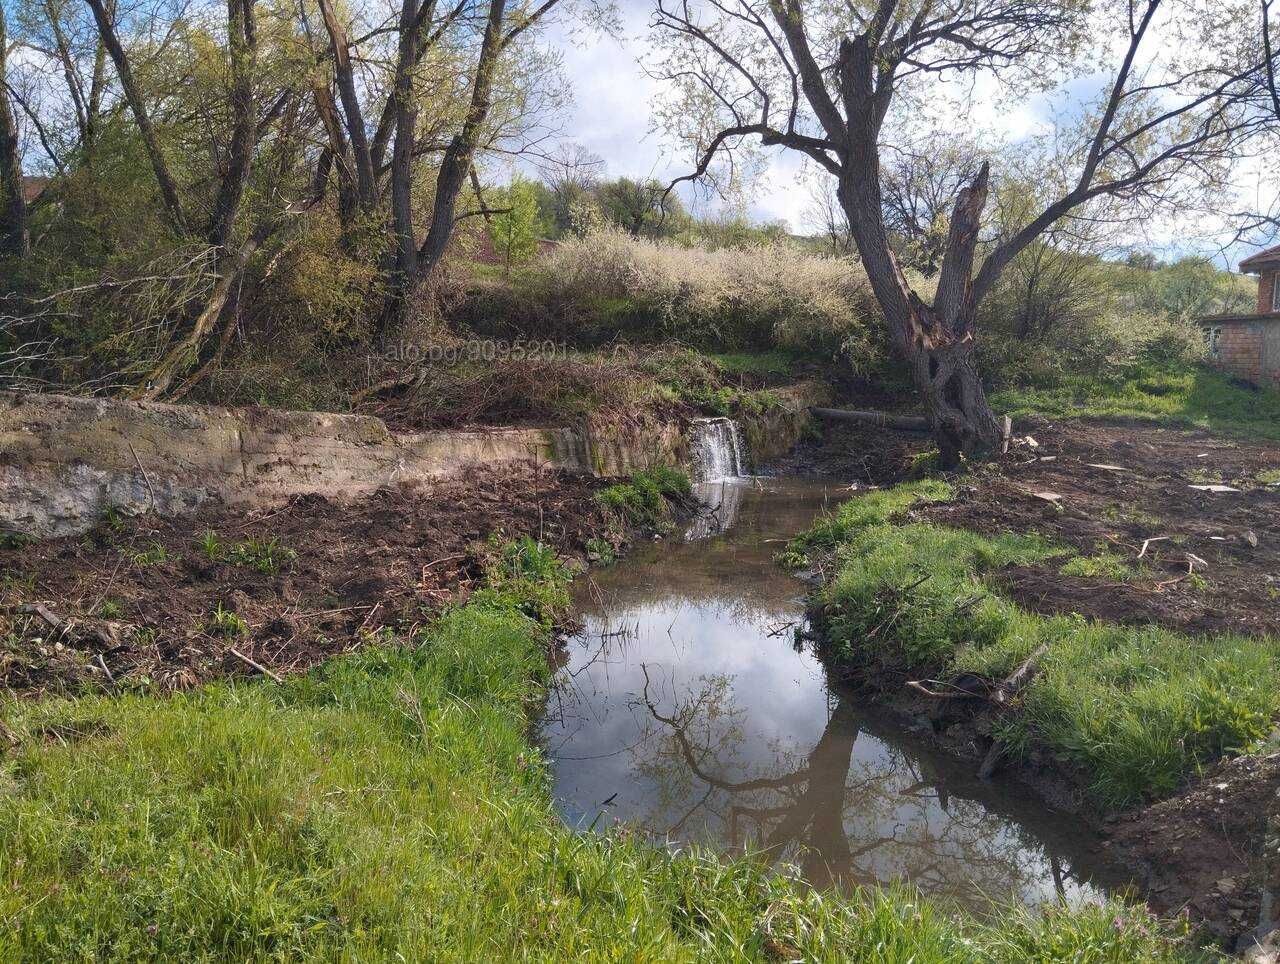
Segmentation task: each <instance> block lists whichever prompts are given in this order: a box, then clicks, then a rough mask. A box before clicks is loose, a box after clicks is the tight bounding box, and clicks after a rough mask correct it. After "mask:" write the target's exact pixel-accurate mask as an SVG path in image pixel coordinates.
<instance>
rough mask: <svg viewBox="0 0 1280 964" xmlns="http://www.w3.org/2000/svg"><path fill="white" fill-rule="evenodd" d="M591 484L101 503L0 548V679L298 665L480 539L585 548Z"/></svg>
mask: <svg viewBox="0 0 1280 964" xmlns="http://www.w3.org/2000/svg"><path fill="white" fill-rule="evenodd" d="M605 484H606V483H604V482H601V481H599V480H596V479H593V478H589V477H585V476H577V475H566V474H563V473H560V472H558V471H548V470H545V469H544V470H539V469H538V468H537V467H535V466H532V465H530V466H517V467H506V466H504V467H501V468H499V469H480V468H477V469H475V470H473V471H471V472H470V473H469V474H468V476H467V477H466V478H465V479H452V480H442V481H440V482H436V483H432V484H428V485H424V486H421V487H415V488H400V489H390V490H384V491H380V492H377V493H375V494H374V495H372V496H370V497H367V498H363V499H360V500H358V501H353V502H339V501H334V500H330V499H326V498H324V497H321V496H315V495H307V496H299V497H295V498H294V499H292V500H290V501H289V502H288V503H287V504H285V505H283V506H278V507H275V508H271V509H263V510H256V511H251V512H245V511H243V510H239V509H227V508H216V509H210V510H206V511H203V512H201V513H200V514H198V515H196V516H194V517H188V518H182V519H165V518H157V517H151V516H143V517H139V518H134V519H112V520H108V521H107V522H105V523H104V524H102V525H100V526H99V527H98V528H96V529H95V530H93V532H91V533H89V534H88V535H86V536H78V537H67V538H63V539H57V540H51V541H48V542H41V543H33V544H30V545H26V546H20V547H16V548H15V547H9V548H5V549H0V685H4V686H5V687H7V688H9V689H12V690H16V691H21V692H27V693H32V692H39V691H44V690H48V689H66V688H68V687H75V686H79V685H83V684H85V683H98V684H109V685H113V686H144V687H152V688H160V689H180V688H184V687H188V686H193V685H196V684H199V683H201V682H203V681H205V680H207V679H210V678H212V677H216V676H219V675H224V674H241V673H248V674H255V673H260V672H262V671H263V669H265V670H267V671H268V672H271V673H276V674H281V673H286V672H293V671H296V670H302V669H306V668H307V667H309V666H312V665H314V664H315V663H317V662H319V661H320V660H323V659H325V658H327V657H329V656H332V655H335V654H337V653H341V652H345V651H347V650H349V649H352V648H354V647H356V646H359V645H361V643H362V642H364V641H366V640H368V639H369V638H371V637H372V635H373V634H375V633H377V632H378V631H379V630H380V629H383V628H384V627H386V628H392V629H396V630H407V629H410V628H411V627H412V626H413V625H414V624H416V623H419V622H421V621H422V620H424V619H427V618H430V616H431V614H433V613H434V612H436V611H438V610H439V609H440V607H442V606H444V605H445V604H448V603H451V602H456V601H460V600H461V599H463V598H465V597H466V596H467V595H468V594H469V593H470V591H471V590H472V589H473V588H474V587H475V586H476V585H477V584H478V582H479V581H480V580H481V579H482V578H483V576H484V570H485V565H486V562H487V560H488V557H489V553H490V551H491V543H490V540H491V538H499V539H509V538H514V537H517V536H521V535H529V536H532V537H533V538H535V539H539V540H541V541H543V542H545V543H547V544H549V545H552V546H554V547H555V548H556V549H557V550H558V551H560V552H561V553H562V554H565V555H568V556H570V557H573V556H579V557H580V556H582V555H584V554H585V553H586V551H587V548H588V543H589V542H590V541H591V540H592V539H593V538H596V537H598V536H600V535H601V534H602V533H603V532H604V531H605V530H606V529H607V528H608V527H607V525H606V520H605V519H604V517H603V516H602V514H601V510H600V508H599V505H598V504H597V502H596V500H595V498H594V496H595V493H596V492H597V491H599V489H600V488H601V487H603V486H604V485H605ZM613 538H614V540H615V542H616V541H619V539H620V537H618V536H614V537H613Z"/></svg>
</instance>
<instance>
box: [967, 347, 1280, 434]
mask: <svg viewBox="0 0 1280 964" xmlns="http://www.w3.org/2000/svg"><path fill="white" fill-rule="evenodd" d="M991 401H992V404H993V405H994V406H995V407H996V410H997V411H1000V412H1008V413H1009V414H1010V415H1013V416H1014V417H1015V418H1016V417H1017V416H1019V415H1044V416H1047V417H1050V418H1125V419H1137V420H1141V421H1149V422H1156V423H1164V424H1168V425H1175V426H1185V427H1189V428H1199V429H1205V430H1207V431H1213V432H1217V433H1223V434H1230V435H1237V436H1243V437H1253V438H1262V439H1270V440H1273V441H1274V440H1280V393H1278V392H1275V391H1271V390H1268V389H1264V388H1251V387H1249V386H1247V385H1245V384H1243V383H1241V382H1240V381H1238V380H1235V379H1232V378H1231V377H1230V376H1227V375H1224V374H1222V373H1221V372H1216V371H1213V370H1211V369H1209V368H1206V367H1203V366H1191V365H1178V366H1166V365H1150V364H1147V365H1134V366H1130V367H1128V368H1123V369H1119V370H1117V371H1116V372H1114V373H1109V374H1103V375H1099V374H1096V373H1079V374H1074V375H1069V376H1063V377H1061V378H1060V379H1058V380H1057V381H1055V382H1053V383H1052V384H1049V385H1046V386H1043V387H1031V388H1007V389H1003V390H1001V391H998V392H995V393H994V394H993V395H992V399H991Z"/></svg>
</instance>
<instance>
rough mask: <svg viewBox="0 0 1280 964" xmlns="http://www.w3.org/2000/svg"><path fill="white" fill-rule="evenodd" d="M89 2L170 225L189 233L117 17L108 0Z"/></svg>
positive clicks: (176, 229)
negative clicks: (119, 34) (119, 32)
mask: <svg viewBox="0 0 1280 964" xmlns="http://www.w3.org/2000/svg"><path fill="white" fill-rule="evenodd" d="M87 2H88V4H89V9H90V10H92V11H93V19H94V20H95V21H96V22H97V24H98V36H99V37H101V38H102V45H103V46H104V47H105V48H106V50H107V53H108V54H110V56H111V62H112V63H113V64H115V68H116V75H117V76H118V77H119V78H120V89H121V90H122V91H123V92H124V99H125V102H126V103H127V104H128V105H129V110H130V111H132V113H133V118H134V121H135V122H136V123H137V125H138V133H139V134H140V135H141V136H142V144H143V146H144V147H145V148H146V151H147V157H148V159H150V161H151V169H152V171H153V172H154V173H155V178H156V183H157V184H159V186H160V197H161V199H162V200H163V201H164V209H165V214H166V215H167V216H168V218H169V223H170V226H172V227H173V229H174V230H175V231H177V232H178V233H179V234H185V233H186V218H185V217H184V216H183V213H182V201H181V200H180V198H179V196H178V184H177V182H176V181H175V180H174V179H173V175H172V173H171V172H170V171H169V162H168V161H167V160H166V159H165V156H164V152H163V151H162V150H161V149H160V141H159V139H158V138H157V137H156V132H155V128H154V127H153V126H152V124H151V115H150V114H149V113H148V112H147V105H146V101H144V100H143V98H142V91H141V90H139V89H138V85H137V83H136V82H135V81H134V78H133V68H132V67H131V66H130V65H129V58H128V56H127V55H126V54H125V51H124V47H123V46H121V44H120V38H119V36H118V35H117V34H116V25H115V22H114V17H113V16H112V13H111V12H110V11H108V9H107V7H106V5H105V3H104V0H87Z"/></svg>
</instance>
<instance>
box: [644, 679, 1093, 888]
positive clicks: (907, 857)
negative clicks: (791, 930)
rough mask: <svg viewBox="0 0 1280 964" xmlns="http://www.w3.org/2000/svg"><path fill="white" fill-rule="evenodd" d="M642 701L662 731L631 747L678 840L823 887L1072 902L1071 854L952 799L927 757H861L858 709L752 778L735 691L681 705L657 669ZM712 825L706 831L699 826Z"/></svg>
mask: <svg viewBox="0 0 1280 964" xmlns="http://www.w3.org/2000/svg"><path fill="white" fill-rule="evenodd" d="M644 678H645V686H644V691H643V693H642V694H641V696H640V697H639V699H638V701H637V703H638V705H640V706H642V707H643V709H645V710H647V712H648V714H649V717H650V719H651V721H652V724H653V725H652V726H651V727H650V728H649V729H648V730H647V731H646V732H645V733H644V734H643V736H642V739H641V740H640V741H639V742H637V743H636V744H634V745H633V746H632V747H631V748H630V753H631V756H632V758H633V760H634V761H635V765H636V768H637V769H638V770H641V771H642V772H643V773H644V774H645V775H647V776H648V777H649V778H650V779H651V780H652V781H653V782H654V784H655V786H656V787H657V788H658V791H659V792H658V798H657V800H655V802H654V806H653V808H652V810H651V813H650V815H649V816H648V818H646V819H645V820H644V821H643V824H644V825H645V827H646V829H648V830H650V831H651V832H653V833H655V834H657V835H660V836H667V837H671V838H675V839H697V838H699V837H705V836H706V835H707V834H708V833H709V832H713V831H715V830H719V831H720V833H721V834H723V835H724V836H725V837H727V840H728V843H729V845H730V846H731V847H733V848H735V849H742V850H750V851H752V852H754V853H757V854H758V855H759V856H760V858H761V859H762V860H765V861H767V862H769V863H774V862H777V861H780V860H785V861H787V862H789V863H794V864H797V865H798V866H799V867H800V869H801V871H802V873H803V874H804V876H805V877H806V879H808V880H809V881H811V882H812V883H814V884H815V885H818V886H828V885H837V886H842V887H849V886H851V885H855V884H870V883H875V882H882V881H885V880H888V879H891V878H905V879H908V880H910V881H912V882H913V883H915V884H917V885H919V886H920V887H921V888H922V889H924V890H926V891H927V892H930V893H934V894H942V895H949V896H953V897H955V898H958V899H961V900H968V901H969V902H975V903H981V897H982V896H983V895H990V896H1000V897H1003V896H1008V895H1010V894H1011V893H1012V894H1018V893H1021V894H1023V895H1025V896H1026V897H1028V898H1037V897H1041V896H1048V894H1047V890H1048V887H1049V886H1052V887H1053V889H1055V890H1056V891H1057V892H1058V893H1059V894H1060V895H1061V894H1064V893H1065V891H1066V888H1067V886H1068V884H1069V883H1073V882H1072V881H1070V880H1069V877H1070V875H1069V874H1068V873H1067V872H1066V871H1064V869H1063V862H1062V860H1061V858H1060V856H1059V855H1058V854H1056V853H1054V852H1053V851H1052V850H1047V849H1046V846H1045V844H1044V842H1042V841H1038V840H1035V839H1034V838H1032V837H1031V836H1030V835H1029V834H1027V833H1026V832H1025V831H1023V830H1022V829H1021V828H1020V827H1018V826H1017V825H1016V824H1012V823H1010V822H1009V821H1007V820H1005V819H1003V818H1001V817H1000V816H998V815H996V814H993V813H992V812H990V811H989V810H987V809H986V808H985V807H983V806H982V805H981V804H980V803H978V802H977V801H973V800H967V799H963V798H957V797H953V796H951V795H950V794H948V793H947V791H946V789H945V785H944V781H943V780H942V779H941V777H940V775H939V774H937V773H936V772H933V769H932V767H931V765H930V763H929V762H928V761H927V760H926V759H925V758H919V759H912V758H910V757H908V756H907V755H906V754H904V753H902V752H901V751H900V750H898V749H896V748H892V747H885V752H884V753H882V754H881V753H877V754H876V755H875V757H873V758H871V759H860V758H857V757H855V756H854V752H853V751H854V746H855V744H856V743H857V741H858V738H859V735H860V725H859V717H858V714H857V713H856V711H855V709H854V705H853V703H852V702H851V701H850V700H848V699H839V700H837V702H836V703H835V706H834V708H833V709H832V711H831V715H830V717H829V719H828V722H827V725H826V727H825V729H824V730H823V732H822V735H821V737H820V738H819V739H818V741H817V743H816V744H815V745H814V746H813V747H812V748H811V749H810V750H809V752H808V753H807V754H803V753H800V752H797V751H796V750H795V749H794V748H785V747H781V746H777V747H770V748H769V749H770V751H771V752H772V753H773V755H774V757H775V759H774V761H773V763H772V764H771V765H769V766H768V767H766V768H764V770H763V771H762V772H757V773H755V774H753V775H750V776H745V777H735V778H730V777H728V776H726V774H730V773H741V772H743V771H744V767H743V765H742V757H743V753H742V750H743V744H744V741H746V740H747V739H749V738H750V737H749V734H748V733H747V732H746V730H745V728H744V726H743V723H742V713H741V711H740V710H738V709H737V708H736V707H735V706H734V705H733V695H732V688H731V680H730V679H729V678H727V677H724V676H717V677H711V678H705V679H703V680H701V681H700V682H701V687H700V689H699V690H698V691H697V692H696V693H692V694H690V695H688V696H686V697H684V698H683V699H680V700H679V701H678V702H675V703H674V705H673V706H671V708H664V706H663V703H664V702H669V701H664V700H663V699H661V697H660V696H658V695H656V690H657V689H658V688H659V685H660V684H655V682H654V681H653V680H651V679H650V677H649V672H648V670H647V668H645V672H644ZM699 824H701V827H699Z"/></svg>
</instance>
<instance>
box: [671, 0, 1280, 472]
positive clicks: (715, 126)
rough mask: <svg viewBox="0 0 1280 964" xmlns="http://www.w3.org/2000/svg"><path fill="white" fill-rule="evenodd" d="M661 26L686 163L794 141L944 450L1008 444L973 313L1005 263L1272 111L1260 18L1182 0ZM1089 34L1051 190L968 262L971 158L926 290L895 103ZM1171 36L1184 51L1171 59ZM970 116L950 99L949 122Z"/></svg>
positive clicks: (985, 168) (995, 1)
mask: <svg viewBox="0 0 1280 964" xmlns="http://www.w3.org/2000/svg"><path fill="white" fill-rule="evenodd" d="M1157 20H1159V24H1158V27H1156V28H1155V29H1154V30H1153V24H1155V23H1157ZM653 24H654V28H655V31H656V33H657V35H658V37H659V38H660V39H661V40H662V42H663V43H664V45H665V46H664V49H665V51H666V54H665V61H664V62H663V64H662V65H661V71H662V72H663V73H665V75H666V76H667V77H668V78H670V79H671V80H672V81H673V82H674V83H675V84H676V85H677V88H678V90H679V91H680V93H681V94H682V95H683V96H684V97H685V98H686V99H687V100H688V102H689V104H690V105H691V106H690V107H689V109H687V110H685V111H684V112H683V113H682V114H681V115H680V117H681V118H682V120H681V123H680V124H679V125H677V128H678V129H677V131H676V133H677V134H679V135H682V136H683V137H685V138H686V139H687V140H688V141H689V142H690V143H691V144H692V145H693V146H694V148H695V151H696V155H697V161H696V166H695V169H694V171H693V173H691V174H690V175H688V176H687V177H686V178H684V179H693V178H698V177H702V176H705V175H706V174H707V172H708V171H709V170H711V169H712V166H713V164H715V163H717V162H719V161H722V160H723V158H724V157H725V156H726V155H728V156H729V157H730V158H731V157H732V155H733V153H734V152H735V151H740V150H741V149H742V148H743V147H744V146H745V145H746V144H748V143H757V144H761V145H764V146H768V147H781V148H786V149H789V150H794V151H798V152H800V153H802V154H804V155H805V156H807V157H808V158H809V159H811V160H812V161H813V162H815V163H816V164H818V165H819V166H820V167H821V168H823V169H824V170H826V171H827V172H828V173H829V174H830V175H831V176H832V177H833V178H835V179H836V183H837V196H838V197H839V200H840V204H841V206H842V207H843V209H844V211H845V213H846V215H847V216H848V219H849V224H850V228H851V230H852V233H853V238H854V241H855V244H856V246H857V250H858V254H859V256H860V258H861V260H862V263H863V267H864V269H865V270H866V273H867V276H868V279H869V281H870V285H871V288H872V290H873V292H874V294H875V297H876V299H877V301H878V302H879V304H880V307H881V309H882V311H883V313H884V316H885V322H886V324H887V326H888V329H889V333H890V335H891V338H892V341H893V344H894V345H895V347H896V350H897V352H898V354H899V355H900V356H901V357H902V359H903V360H904V362H905V363H906V365H907V366H908V368H909V370H910V373H911V377H912V379H913V381H914V383H915V385H916V387H917V389H918V391H919V392H920V394H921V396H922V398H923V401H924V404H925V406H926V409H927V411H928V415H929V419H930V423H931V424H932V426H933V431H934V435H935V437H936V439H937V442H938V445H939V448H940V451H941V454H942V457H943V460H944V462H945V463H947V464H950V465H954V464H956V463H957V462H958V461H959V460H960V458H961V457H962V456H970V457H973V456H981V455H985V454H987V453H990V452H992V451H994V450H996V448H997V445H998V442H999V438H1000V429H999V427H998V425H997V421H996V418H995V415H994V413H993V412H992V410H991V406H990V404H989V403H988V401H987V397H986V393H985V390H984V388H983V384H982V380H981V378H980V377H979V374H978V369H977V365H976V363H975V355H974V342H975V338H976V337H977V335H978V332H977V330H976V326H975V323H974V319H975V310H976V308H977V306H978V304H979V303H980V302H981V300H982V299H983V298H984V297H985V296H986V295H987V294H988V293H989V292H990V291H991V290H992V288H993V286H994V285H995V283H996V281H997V280H998V279H999V277H1000V275H1001V274H1002V272H1003V271H1004V270H1005V268H1006V267H1007V266H1008V265H1009V263H1010V262H1011V261H1012V260H1013V259H1014V258H1015V257H1017V255H1018V254H1019V253H1020V252H1022V251H1023V250H1025V249H1026V248H1027V247H1028V246H1029V245H1031V244H1032V243H1034V242H1035V241H1036V239H1037V238H1039V237H1040V236H1041V235H1043V234H1044V232H1045V231H1047V230H1048V229H1049V228H1051V227H1052V226H1053V225H1055V224H1057V223H1058V222H1059V221H1061V220H1062V219H1063V218H1064V217H1067V216H1069V215H1071V214H1072V213H1073V212H1074V211H1076V210H1077V209H1079V208H1081V207H1082V206H1085V205H1088V204H1089V203H1091V202H1093V201H1094V200H1095V199H1097V198H1100V197H1113V198H1119V199H1122V200H1124V201H1125V202H1127V203H1130V204H1133V205H1135V206H1137V205H1148V206H1157V205H1159V204H1160V203H1161V202H1165V201H1169V200H1170V199H1175V198H1176V197H1177V194H1178V189H1179V186H1180V185H1182V184H1184V183H1186V182H1188V181H1191V180H1194V179H1199V178H1222V177H1223V176H1224V172H1228V171H1229V170H1230V168H1231V165H1232V162H1233V161H1234V160H1235V159H1236V158H1237V157H1238V156H1239V155H1240V154H1241V153H1242V152H1244V151H1245V150H1246V149H1247V145H1248V144H1249V143H1250V142H1251V139H1252V138H1253V137H1254V136H1255V135H1258V134H1260V133H1261V132H1263V131H1265V130H1266V129H1268V128H1269V127H1273V126H1274V125H1275V123H1276V121H1275V118H1274V117H1271V116H1269V115H1264V114H1263V113H1262V112H1260V111H1258V110H1257V102H1258V99H1259V96H1260V93H1261V90H1262V87H1263V84H1264V77H1265V73H1266V70H1265V68H1266V66H1267V61H1268V60H1269V59H1271V58H1269V57H1268V56H1267V55H1265V54H1264V53H1263V52H1262V51H1261V50H1260V49H1259V48H1260V45H1259V44H1258V43H1257V42H1256V40H1255V39H1254V37H1256V31H1253V32H1252V33H1251V27H1252V25H1249V24H1243V23H1232V22H1231V21H1230V20H1227V21H1225V22H1224V21H1223V20H1222V19H1220V18H1217V17H1215V16H1213V15H1212V13H1210V12H1207V11H1206V10H1205V9H1204V8H1203V7H1201V6H1197V5H1196V4H1194V3H1191V2H1190V0H1115V2H1114V3H1112V4H1111V5H1110V6H1109V7H1108V8H1107V9H1106V10H1103V9H1099V8H1097V7H1096V6H1092V5H1078V4H1073V3H1069V2H1066V0H945V2H941V3H940V2H938V0H878V2H875V3H865V4H864V3H858V2H856V0H855V2H852V3H849V4H841V5H834V4H822V3H818V2H814V0H657V8H656V11H655V14H654V20H653ZM1115 25H1119V30H1120V38H1119V43H1115V42H1114V39H1115V38H1114V35H1113V34H1112V32H1111V31H1112V30H1113V29H1114V27H1115ZM1095 35H1097V36H1096V42H1094V43H1093V44H1092V50H1091V51H1090V53H1091V54H1096V55H1097V56H1098V57H1100V58H1105V61H1104V62H1105V63H1106V64H1107V66H1106V67H1105V68H1104V71H1103V77H1104V88H1103V93H1102V96H1101V97H1100V99H1099V101H1098V103H1097V104H1096V105H1095V109H1094V110H1092V111H1090V112H1087V113H1086V114H1085V116H1083V117H1082V118H1080V120H1079V122H1078V124H1076V125H1075V129H1074V130H1073V131H1071V132H1069V133H1070V134H1071V135H1072V136H1070V137H1066V138H1064V141H1065V140H1069V141H1070V144H1069V147H1070V150H1064V152H1063V153H1062V156H1061V157H1060V158H1059V162H1060V165H1061V167H1062V168H1063V169H1064V170H1067V169H1069V174H1067V175H1065V176H1064V177H1062V178H1061V190H1060V192H1059V193H1058V194H1057V195H1056V196H1055V197H1054V198H1052V199H1051V200H1050V201H1049V202H1048V203H1047V204H1046V205H1045V206H1044V207H1043V208H1042V209H1041V210H1039V211H1038V212H1037V213H1036V214H1035V215H1034V216H1032V217H1031V218H1030V219H1029V220H1028V221H1027V223H1026V224H1024V225H1023V226H1022V227H1021V228H1020V229H1019V230H1017V231H1016V232H1013V233H1012V234H1011V235H1010V236H1009V237H1007V238H1005V239H1004V240H1002V241H1001V242H1000V243H999V244H997V245H995V246H994V247H992V248H991V249H990V250H989V251H987V252H986V254H985V257H983V259H982V261H981V264H980V265H977V266H976V269H975V254H976V248H977V245H978V242H979V231H980V228H981V226H982V220H983V210H984V208H985V206H986V201H987V193H988V187H989V182H990V166H989V164H988V163H986V162H984V163H982V164H980V165H979V166H978V168H977V170H976V171H974V172H973V175H972V177H971V178H970V179H969V180H968V183H967V184H966V185H965V186H964V187H963V188H962V189H961V190H960V191H959V192H958V194H957V196H956V199H955V203H954V208H953V210H952V213H951V217H950V223H949V227H948V231H947V235H946V240H945V242H944V244H943V247H942V257H941V264H940V267H939V271H938V281H937V288H936V293H935V295H934V297H933V299H932V301H931V302H927V301H925V300H924V298H922V297H921V296H920V295H919V294H918V293H917V292H916V291H914V290H913V289H912V287H911V284H910V283H909V281H908V280H907V278H906V275H905V274H904V272H903V268H902V264H901V262H900V260H899V258H898V257H897V255H896V254H895V253H894V251H893V249H892V247H891V244H890V235H889V229H888V227H887V225H886V222H885V215H884V212H885V188H884V164H883V163H882V138H883V135H884V133H885V130H886V127H885V125H886V121H887V119H889V118H890V115H891V111H892V110H893V109H894V108H895V107H897V108H898V109H899V110H902V109H912V110H916V111H919V110H921V109H922V106H923V105H927V104H929V103H931V102H933V101H934V100H936V97H935V96H934V95H935V93H936V91H937V90H938V85H939V84H942V83H946V82H948V81H949V80H952V79H962V80H970V81H971V80H974V79H975V78H977V77H979V76H986V77H988V78H993V80H994V82H995V83H997V84H1003V85H1005V86H1006V87H1008V88H1011V89H1012V88H1015V87H1017V86H1018V85H1023V86H1035V85H1040V86H1043V81H1044V78H1045V77H1046V76H1052V74H1053V73H1054V72H1055V71H1057V70H1063V69H1069V68H1070V67H1071V65H1072V63H1073V62H1074V60H1076V59H1078V58H1080V57H1081V56H1082V50H1084V48H1085V47H1086V45H1087V44H1088V43H1089V42H1090V41H1091V40H1093V39H1094V37H1095ZM1170 49H1174V50H1176V51H1177V52H1178V56H1177V57H1176V58H1175V57H1172V56H1162V53H1163V52H1164V51H1167V50H1170ZM694 105H696V106H694ZM963 123H964V122H963V120H962V119H961V118H960V117H957V116H953V117H952V118H951V119H950V125H949V126H951V127H952V129H954V128H955V127H956V126H959V125H961V124H963ZM1064 146H1066V145H1065V144H1064Z"/></svg>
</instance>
